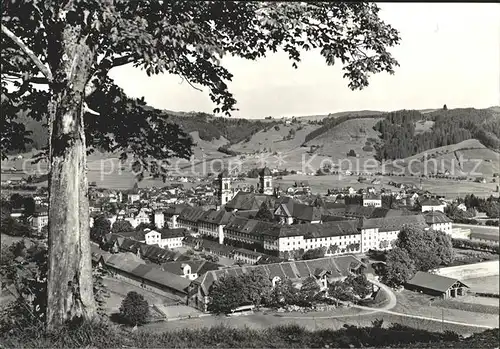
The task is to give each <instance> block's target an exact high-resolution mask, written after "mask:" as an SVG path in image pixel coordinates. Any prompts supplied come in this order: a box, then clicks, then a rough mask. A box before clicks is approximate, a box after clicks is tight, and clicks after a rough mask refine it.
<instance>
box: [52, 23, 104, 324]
mask: <svg viewBox="0 0 500 349" xmlns="http://www.w3.org/2000/svg"><path fill="white" fill-rule="evenodd" d="M54 38H55V40H53V41H52V44H53V47H49V49H52V50H53V51H52V54H50V53H49V54H50V55H51V57H50V58H51V60H50V63H51V68H52V71H53V74H54V82H53V84H52V86H51V89H52V96H53V98H52V100H51V102H50V107H49V111H50V112H51V113H52V114H51V115H50V116H51V120H52V123H51V125H52V137H51V140H50V142H51V152H50V158H51V159H50V161H51V173H50V177H49V193H50V194H49V270H48V280H47V283H48V284H47V293H48V295H47V297H48V299H47V329H48V330H51V329H54V328H57V327H58V326H60V325H62V324H64V323H65V322H67V321H70V320H74V319H78V318H79V319H91V318H92V317H94V316H95V314H96V305H95V301H94V295H93V284H92V265H91V254H90V232H89V203H88V185H87V176H86V170H85V165H86V145H85V133H84V123H83V116H84V109H83V106H84V98H85V95H84V94H85V87H86V85H87V83H88V80H89V75H90V67H91V63H92V61H93V53H92V50H91V49H90V48H89V47H88V45H87V44H86V42H85V39H83V38H82V37H81V29H80V28H79V27H74V26H73V27H72V26H69V25H66V26H65V27H64V28H62V30H61V31H60V32H59V33H55V34H54ZM58 39H59V40H58Z"/></svg>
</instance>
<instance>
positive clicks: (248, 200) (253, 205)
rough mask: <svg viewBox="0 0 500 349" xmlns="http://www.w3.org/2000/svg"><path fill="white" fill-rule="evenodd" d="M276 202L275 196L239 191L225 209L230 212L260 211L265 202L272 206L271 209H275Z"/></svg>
mask: <svg viewBox="0 0 500 349" xmlns="http://www.w3.org/2000/svg"><path fill="white" fill-rule="evenodd" d="M274 200H275V198H274V197H273V196H269V195H264V194H256V193H245V192H242V191H239V192H238V193H236V195H235V196H234V198H233V199H232V200H231V201H229V202H228V203H227V204H226V205H225V207H226V208H227V209H230V210H244V211H247V210H258V209H259V208H260V206H262V203H263V202H268V203H270V204H271V205H268V206H269V207H274Z"/></svg>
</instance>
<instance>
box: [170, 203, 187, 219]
mask: <svg viewBox="0 0 500 349" xmlns="http://www.w3.org/2000/svg"><path fill="white" fill-rule="evenodd" d="M189 207H191V206H189V205H186V204H180V205H174V206H171V207H169V208H167V209H166V210H165V211H164V214H165V215H166V216H173V215H179V214H181V212H182V211H183V210H185V209H186V208H189Z"/></svg>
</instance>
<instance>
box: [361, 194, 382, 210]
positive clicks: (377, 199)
mask: <svg viewBox="0 0 500 349" xmlns="http://www.w3.org/2000/svg"><path fill="white" fill-rule="evenodd" d="M363 206H365V207H367V206H373V207H382V197H381V196H380V195H375V194H368V195H366V196H364V197H363Z"/></svg>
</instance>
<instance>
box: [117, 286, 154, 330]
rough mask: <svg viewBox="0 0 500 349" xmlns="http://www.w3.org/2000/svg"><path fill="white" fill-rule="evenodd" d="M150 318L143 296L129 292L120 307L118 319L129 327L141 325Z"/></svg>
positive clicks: (147, 305)
mask: <svg viewBox="0 0 500 349" xmlns="http://www.w3.org/2000/svg"><path fill="white" fill-rule="evenodd" d="M149 317H150V312H149V304H148V302H147V301H146V300H145V299H144V296H142V295H140V294H139V293H137V292H134V291H132V292H129V293H127V296H126V297H125V299H124V300H123V301H122V304H121V306H120V318H121V319H122V320H123V321H124V322H125V323H127V324H129V325H143V324H145V323H147V322H148V320H149Z"/></svg>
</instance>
